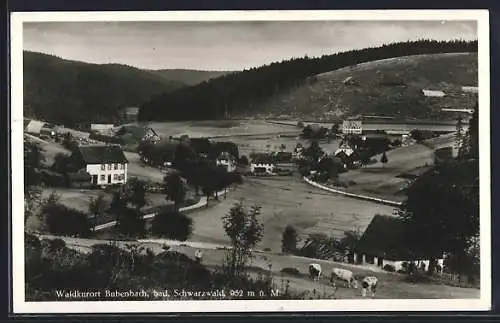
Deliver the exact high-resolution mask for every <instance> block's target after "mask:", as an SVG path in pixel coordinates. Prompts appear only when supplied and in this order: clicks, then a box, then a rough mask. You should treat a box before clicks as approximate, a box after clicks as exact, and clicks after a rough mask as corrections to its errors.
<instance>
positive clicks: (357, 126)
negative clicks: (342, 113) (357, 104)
mask: <svg viewBox="0 0 500 323" xmlns="http://www.w3.org/2000/svg"><path fill="white" fill-rule="evenodd" d="M342 133H343V134H344V135H348V134H354V135H360V134H362V133H363V122H362V120H361V119H348V120H344V121H342Z"/></svg>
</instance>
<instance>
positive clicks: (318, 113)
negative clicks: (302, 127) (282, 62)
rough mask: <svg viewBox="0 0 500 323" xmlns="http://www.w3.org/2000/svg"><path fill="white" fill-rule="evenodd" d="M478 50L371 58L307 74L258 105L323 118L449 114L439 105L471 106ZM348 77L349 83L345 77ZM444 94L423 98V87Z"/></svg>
mask: <svg viewBox="0 0 500 323" xmlns="http://www.w3.org/2000/svg"><path fill="white" fill-rule="evenodd" d="M477 64H478V61H477V54H476V53H450V54H432V55H415V56H407V57H398V58H391V59H384V60H379V61H373V62H368V63H363V64H358V65H355V66H349V67H345V68H341V69H338V70H335V71H331V72H327V73H322V74H318V75H316V76H312V77H310V78H308V80H307V81H306V82H304V84H302V85H301V86H299V87H297V88H295V89H292V90H289V91H287V92H286V93H282V94H279V95H276V96H274V97H271V98H270V99H269V100H267V101H266V102H265V103H263V104H262V108H263V109H266V111H268V112H269V113H272V114H274V115H290V114H292V113H293V114H294V115H300V116H302V117H312V118H317V117H328V116H341V115H344V114H348V115H356V114H367V115H370V114H383V115H394V116H403V117H415V118H422V119H426V118H429V119H434V118H438V119H443V118H452V117H453V114H451V113H449V114H446V115H443V114H442V113H441V112H440V110H441V108H443V107H454V108H470V107H471V106H473V104H474V102H475V100H477V94H470V93H463V92H462V89H461V88H462V86H464V85H471V86H477V73H478V69H477V68H478V67H477ZM346 80H348V81H346ZM423 89H434V90H440V91H444V92H445V93H448V95H446V96H444V97H442V98H434V97H426V96H425V95H424V94H423V92H422V90H423Z"/></svg>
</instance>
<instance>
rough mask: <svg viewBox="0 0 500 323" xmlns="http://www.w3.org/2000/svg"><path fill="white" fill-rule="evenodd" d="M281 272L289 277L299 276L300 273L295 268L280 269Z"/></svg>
mask: <svg viewBox="0 0 500 323" xmlns="http://www.w3.org/2000/svg"><path fill="white" fill-rule="evenodd" d="M281 272H282V273H283V274H288V275H291V276H300V275H301V274H300V271H299V270H298V269H297V268H290V267H285V268H283V269H281Z"/></svg>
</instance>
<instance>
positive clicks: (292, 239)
mask: <svg viewBox="0 0 500 323" xmlns="http://www.w3.org/2000/svg"><path fill="white" fill-rule="evenodd" d="M296 250H297V230H295V228H294V227H292V226H291V225H287V226H286V228H285V230H284V231H283V235H282V239H281V251H282V252H295V251H296Z"/></svg>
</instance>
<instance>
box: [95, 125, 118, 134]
mask: <svg viewBox="0 0 500 323" xmlns="http://www.w3.org/2000/svg"><path fill="white" fill-rule="evenodd" d="M113 128H114V125H113V124H108V123H92V124H90V130H91V131H94V132H97V133H100V134H105V135H110V134H112V132H113Z"/></svg>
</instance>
